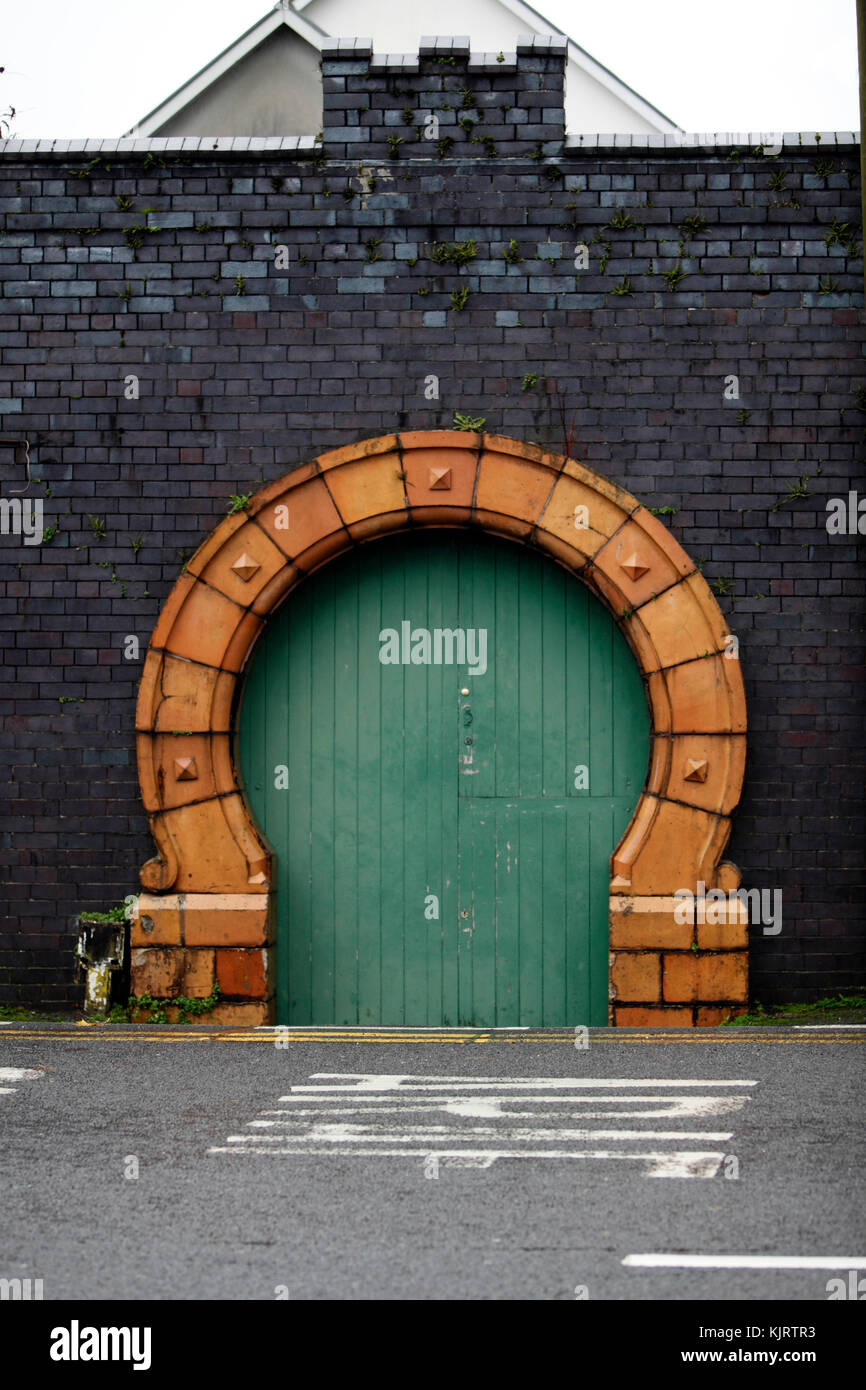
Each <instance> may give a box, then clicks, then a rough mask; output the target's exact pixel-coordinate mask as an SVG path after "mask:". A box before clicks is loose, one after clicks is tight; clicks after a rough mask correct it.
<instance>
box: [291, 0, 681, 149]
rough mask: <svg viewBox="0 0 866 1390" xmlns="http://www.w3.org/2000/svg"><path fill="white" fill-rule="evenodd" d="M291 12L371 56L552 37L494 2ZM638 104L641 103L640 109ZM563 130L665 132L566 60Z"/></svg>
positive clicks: (316, 5)
mask: <svg viewBox="0 0 866 1390" xmlns="http://www.w3.org/2000/svg"><path fill="white" fill-rule="evenodd" d="M294 9H295V11H296V12H297V13H299V14H303V16H304V18H305V19H309V20H312V22H313V23H314V24H317V25H319V27H320V28H322V29H324V30H325V32H326V33H328V34H330V35H331V36H332V37H333V38H335V39H342V38H364V39H372V41H373V50H374V52H376V53H411V54H415V53H417V52H418V45H419V43H420V41H421V39H422V37H425V36H426V35H431V36H437V35H439V36H442V37H443V38H451V37H455V36H458V35H461V34H462V35H466V36H468V38H469V40H470V44H471V48H472V51H473V53H483V52H488V53H489V52H494V53H497V52H499V51H500V50H505V49H507V50H509V51H510V52H513V51H514V49H515V46H516V43H517V39H518V36H519V35H520V34H526V33H536V34H557V33H559V30H557V29H554V28H552V27H551V26H550V25H547V24H545V23H544V22H543V20H542V19H541V16H540V15H539V16H538V17H537V23H536V24H535V25H534V26H532V25H531V23H530V22H529V20H528V18H527V17H525V16H523V15H521V16H520V17H518V16H516V15H514V14H512V13H511V11H510V10H508V9H506V8H505V6H504V5H502V4H501V3H500V0H436V4H435V5H433V6H431V7H430V9H429V10H428V9H426V8H421V7H419V6H415V5H412V3H411V0H410V3H408V4H405V5H398V4H395V3H394V0H307V3H306V4H304V3H302V0H298V3H296V4H295V6H294ZM641 104H642V103H641ZM565 128H566V130H567V131H570V132H575V133H597V132H603V133H604V134H606V135H607V134H615V135H629V134H632V135H652V134H655V133H656V132H659V131H669V130H670V129H671V126H670V124H669V123H668V122H666V121H664V120H662V119H661V118H654V117H653V113H652V112H651V111H647V112H646V114H645V115H642V114H641V113H640V112H638V111H635V110H634V109H633V108H632V107H631V106H629V105H627V104H626V103H625V102H624V101H623V100H622V99H621V98H620V97H619V96H617V95H616V93H615V92H612V91H608V90H607V88H606V87H605V86H604V85H603V84H602V82H601V81H599V80H598V79H597V78H596V77H594V76H592V75H591V74H589V73H587V72H585V71H583V69H582V68H581V67H580V66H579V65H578V63H577V62H576V61H574V59H573V58H572V57H570V58H569V62H568V64H567V66H566V71H565Z"/></svg>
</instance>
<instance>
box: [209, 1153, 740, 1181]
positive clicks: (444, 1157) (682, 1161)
mask: <svg viewBox="0 0 866 1390" xmlns="http://www.w3.org/2000/svg"><path fill="white" fill-rule="evenodd" d="M208 1153H211V1154H229V1153H230V1154H270V1155H272V1156H279V1155H283V1154H291V1155H292V1156H293V1157H296V1158H297V1157H309V1156H320V1157H321V1156H323V1155H328V1156H333V1150H332V1149H316V1148H312V1147H311V1148H305V1149H260V1148H258V1147H252V1146H251V1147H249V1148H240V1147H238V1148H223V1147H215V1148H212V1149H208ZM339 1156H340V1158H367V1159H369V1158H372V1157H374V1155H372V1154H371V1153H370V1152H369V1150H367V1149H358V1150H352V1149H342V1150H341V1151H340V1155H339ZM375 1157H376V1158H423V1159H428V1158H438V1159H440V1160H441V1161H442V1162H443V1163H445V1164H446V1165H447V1166H448V1167H454V1168H466V1167H470V1166H471V1167H478V1168H489V1167H490V1166H491V1165H492V1164H493V1163H495V1162H496V1160H497V1159H498V1158H557V1159H559V1158H601V1159H619V1158H625V1159H637V1160H639V1161H640V1162H642V1163H645V1164H646V1165H647V1167H646V1169H645V1171H644V1176H645V1177H648V1178H714V1177H715V1176H716V1174H717V1173H718V1171H719V1168H720V1167H721V1165H722V1160H723V1159H724V1154H720V1153H696V1152H692V1151H689V1152H687V1153H676V1152H671V1153H617V1152H615V1151H614V1150H609V1151H605V1150H603V1149H584V1150H580V1149H562V1150H557V1149H532V1150H529V1151H527V1150H525V1149H523V1150H521V1149H476V1150H469V1151H468V1152H467V1151H466V1150H465V1149H430V1148H425V1149H386V1150H384V1151H382V1150H380V1151H379V1152H378V1153H376V1154H375ZM467 1159H468V1160H473V1161H472V1162H471V1163H468V1162H467V1161H466V1160H467Z"/></svg>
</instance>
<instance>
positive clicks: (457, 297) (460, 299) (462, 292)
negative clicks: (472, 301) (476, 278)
mask: <svg viewBox="0 0 866 1390" xmlns="http://www.w3.org/2000/svg"><path fill="white" fill-rule="evenodd" d="M468 302H469V290H468V288H467V287H466V285H461V287H460V289H459V290H452V291H451V308H452V309H453V310H454V311H455V312H456V313H458V314H459V313H460V312H461V311H462V310H463V309H465V308H466V305H467V303H468Z"/></svg>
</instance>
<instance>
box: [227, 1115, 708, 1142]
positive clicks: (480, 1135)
mask: <svg viewBox="0 0 866 1390" xmlns="http://www.w3.org/2000/svg"><path fill="white" fill-rule="evenodd" d="M250 1123H251V1124H253V1125H254V1124H257V1123H264V1124H271V1123H273V1121H256V1120H252V1121H250ZM307 1130H308V1133H306V1134H296V1135H289V1134H258V1135H256V1136H255V1138H256V1139H257V1140H258V1141H259V1143H261V1144H269V1143H270V1144H285V1143H287V1142H289V1143H298V1144H301V1143H307V1142H309V1143H311V1144H318V1143H334V1144H342V1143H343V1142H344V1141H346V1140H351V1141H352V1143H353V1144H393V1143H398V1144H412V1143H417V1141H418V1140H419V1139H425V1138H426V1137H427V1135H428V1134H431V1135H433V1136H434V1137H437V1138H438V1137H439V1136H440V1135H449V1136H450V1137H451V1139H452V1140H453V1139H460V1140H463V1139H464V1138H465V1139H466V1140H467V1141H468V1140H474V1139H503V1140H507V1141H508V1143H510V1144H514V1143H523V1142H527V1143H532V1144H534V1143H536V1142H537V1141H538V1140H539V1139H559V1140H563V1141H565V1142H566V1143H568V1142H570V1141H572V1140H576V1139H579V1140H585V1139H624V1140H631V1139H637V1140H640V1139H710V1140H712V1141H713V1142H714V1143H717V1144H724V1143H726V1142H727V1140H728V1139H731V1138H732V1137H733V1136H732V1135H730V1134H711V1133H708V1132H707V1131H706V1130H697V1131H694V1132H692V1131H689V1130H678V1129H673V1130H668V1129H659V1130H655V1129H646V1130H644V1129H495V1128H494V1127H493V1126H492V1125H468V1126H467V1128H466V1129H464V1130H461V1132H460V1133H459V1134H455V1132H454V1129H453V1128H452V1126H451V1125H405V1126H404V1127H403V1133H402V1134H399V1135H395V1134H391V1133H388V1132H387V1131H386V1132H385V1133H384V1134H374V1133H372V1132H371V1126H369V1125H347V1124H338V1125H329V1124H313V1125H308V1126H307ZM250 1137H251V1136H250V1135H249V1134H230V1135H229V1138H228V1141H227V1142H228V1143H229V1144H231V1143H232V1142H234V1141H237V1142H238V1143H241V1144H246V1143H248V1142H249V1139H250Z"/></svg>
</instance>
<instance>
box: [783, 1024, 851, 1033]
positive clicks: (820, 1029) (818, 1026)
mask: <svg viewBox="0 0 866 1390" xmlns="http://www.w3.org/2000/svg"><path fill="white" fill-rule="evenodd" d="M792 1026H793V1027H794V1028H814V1029H815V1030H816V1031H817V1032H819V1033H826V1031H827V1029H828V1028H844V1029H845V1030H846V1031H847V1030H848V1029H849V1028H866V1023H795V1024H793V1025H792Z"/></svg>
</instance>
